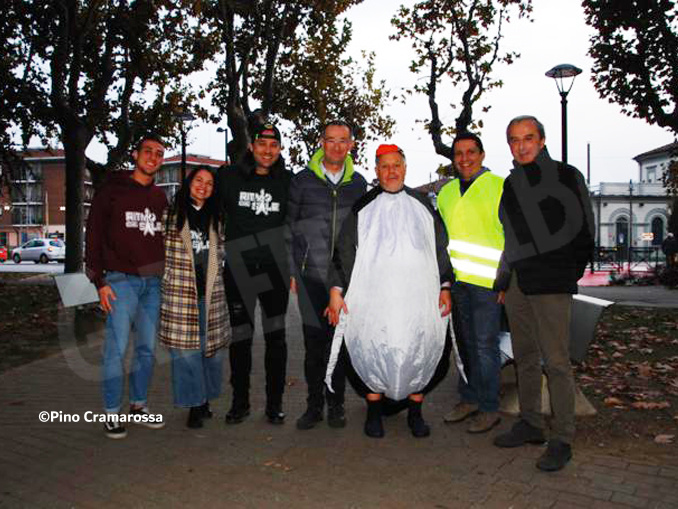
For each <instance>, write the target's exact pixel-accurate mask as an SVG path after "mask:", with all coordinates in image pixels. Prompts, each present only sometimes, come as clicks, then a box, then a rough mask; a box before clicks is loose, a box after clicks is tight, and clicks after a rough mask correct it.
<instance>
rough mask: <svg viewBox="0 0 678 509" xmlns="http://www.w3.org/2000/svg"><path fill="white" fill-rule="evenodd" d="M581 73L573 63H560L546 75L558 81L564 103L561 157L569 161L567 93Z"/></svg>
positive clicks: (562, 103) (561, 100) (565, 161)
mask: <svg viewBox="0 0 678 509" xmlns="http://www.w3.org/2000/svg"><path fill="white" fill-rule="evenodd" d="M579 74H581V69H580V68H579V67H575V66H574V65H571V64H560V65H557V66H555V67H554V68H553V69H551V70H550V71H547V72H546V76H548V77H549V78H553V79H554V80H555V81H556V87H558V92H559V93H560V98H561V99H560V104H561V105H562V118H561V120H562V127H561V129H562V141H563V146H562V155H561V159H562V160H563V162H564V163H567V94H569V93H570V90H571V89H572V85H573V84H574V79H575V78H576V77H577V75H579Z"/></svg>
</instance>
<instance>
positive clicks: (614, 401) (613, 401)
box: [604, 397, 624, 408]
mask: <svg viewBox="0 0 678 509" xmlns="http://www.w3.org/2000/svg"><path fill="white" fill-rule="evenodd" d="M604 403H605V406H613V407H617V408H623V407H624V402H623V401H622V400H621V399H619V398H613V397H609V398H605V401H604Z"/></svg>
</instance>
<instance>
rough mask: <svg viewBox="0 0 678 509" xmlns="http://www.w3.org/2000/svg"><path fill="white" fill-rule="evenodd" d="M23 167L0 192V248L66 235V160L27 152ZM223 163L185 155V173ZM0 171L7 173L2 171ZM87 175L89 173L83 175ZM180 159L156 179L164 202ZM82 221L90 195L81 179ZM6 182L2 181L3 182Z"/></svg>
mask: <svg viewBox="0 0 678 509" xmlns="http://www.w3.org/2000/svg"><path fill="white" fill-rule="evenodd" d="M22 156H23V160H24V162H26V163H27V164H26V165H25V166H24V167H23V168H21V169H20V170H14V171H13V172H12V178H11V179H9V184H5V185H4V186H3V187H2V189H0V246H7V247H10V248H13V247H16V246H19V245H22V244H24V243H25V242H27V241H28V240H30V239H32V238H35V237H58V238H62V239H63V238H64V237H65V234H66V226H65V223H66V158H65V154H64V151H63V150H48V149H44V148H37V149H29V150H27V151H25V152H23V154H22ZM222 164H224V162H223V161H219V160H217V159H211V158H209V157H207V156H202V155H196V154H188V155H187V156H186V171H187V173H190V171H191V169H192V168H195V167H197V166H201V165H207V166H210V167H212V168H218V167H219V166H221V165H222ZM0 171H3V172H5V171H8V170H7V168H2V169H0ZM86 175H89V172H86ZM180 176H181V156H180V155H177V156H171V157H168V158H166V159H165V162H164V163H163V166H162V167H161V169H160V171H159V172H158V175H157V177H156V183H157V184H158V185H159V186H161V187H162V188H163V189H164V190H165V193H166V194H167V198H168V199H169V200H171V199H172V198H173V197H174V194H175V193H176V191H177V189H178V188H179V185H180V178H181V177H180ZM85 179H86V180H85V215H84V217H85V219H86V218H87V213H88V211H89V204H90V201H91V199H92V197H93V195H94V187H93V186H92V183H91V182H90V179H89V178H88V177H87V176H86V177H85ZM7 180H8V179H3V180H2V181H3V182H5V181H7Z"/></svg>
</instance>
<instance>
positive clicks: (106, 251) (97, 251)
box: [86, 135, 167, 438]
mask: <svg viewBox="0 0 678 509" xmlns="http://www.w3.org/2000/svg"><path fill="white" fill-rule="evenodd" d="M164 154H165V148H164V145H163V142H162V140H161V139H160V138H158V137H157V136H155V135H147V136H145V137H144V138H142V139H141V141H140V142H139V144H138V145H137V146H136V148H135V150H134V151H133V152H132V158H133V159H134V162H135V167H134V170H133V171H132V172H129V171H122V172H115V173H113V174H111V175H110V178H109V179H108V180H107V181H106V183H105V184H104V185H103V186H102V187H101V188H100V189H99V191H98V192H97V194H96V195H95V196H94V200H93V201H92V207H91V209H90V213H89V217H88V219H87V251H86V262H87V276H88V277H89V279H90V280H91V281H92V283H94V285H95V286H96V287H97V290H98V292H99V299H100V301H101V306H102V307H103V309H104V311H105V312H106V314H107V315H108V316H107V319H106V336H105V339H104V350H103V372H102V375H103V377H102V378H103V379H102V391H103V397H104V408H105V411H106V416H107V418H106V422H105V423H104V431H105V433H106V436H108V437H109V438H125V437H126V436H127V430H126V429H125V427H124V425H123V424H124V423H126V422H135V423H139V424H142V425H144V426H146V427H149V428H153V429H159V428H162V427H163V426H164V425H165V423H164V422H163V421H162V417H161V416H157V415H153V414H150V413H149V411H148V407H147V404H146V403H147V396H148V385H149V382H150V380H151V377H152V376H153V364H154V361H155V338H156V328H157V323H158V315H159V311H160V278H161V276H162V272H163V265H164V259H165V252H164V245H163V237H162V214H163V211H164V210H165V207H166V206H167V198H166V197H165V193H164V192H163V191H162V190H161V189H160V188H159V187H158V186H156V185H155V184H154V183H153V179H154V177H155V174H156V173H157V171H158V170H159V169H160V166H161V165H162V162H163V157H164ZM132 324H134V327H135V331H136V339H135V342H134V356H133V359H132V368H131V371H130V374H129V402H130V411H129V415H128V416H120V415H119V412H120V409H121V408H122V396H123V395H122V393H123V388H124V380H123V376H124V367H123V363H124V359H125V352H126V350H127V344H128V342H129V336H130V329H131V327H132Z"/></svg>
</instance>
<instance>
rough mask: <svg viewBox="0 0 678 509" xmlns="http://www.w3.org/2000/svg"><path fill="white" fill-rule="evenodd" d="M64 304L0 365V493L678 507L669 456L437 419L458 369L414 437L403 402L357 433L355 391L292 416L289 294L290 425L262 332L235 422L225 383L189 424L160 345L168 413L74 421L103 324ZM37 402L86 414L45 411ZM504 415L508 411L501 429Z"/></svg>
mask: <svg viewBox="0 0 678 509" xmlns="http://www.w3.org/2000/svg"><path fill="white" fill-rule="evenodd" d="M62 318H63V320H62V322H61V328H60V337H61V340H62V345H63V351H62V353H60V354H59V355H56V356H53V357H50V358H47V359H43V360H40V361H37V362H34V363H32V364H29V365H26V366H22V367H19V368H16V369H14V370H11V371H9V372H6V373H4V374H2V375H0V407H1V408H2V412H0V506H1V507H12V508H14V507H50V508H51V507H119V506H121V505H124V506H129V507H149V508H153V507H174V506H196V505H209V506H213V507H320V506H322V507H329V508H333V507H347V508H362V507H393V508H401V507H402V508H409V507H436V508H466V507H477V508H523V507H525V508H528V507H535V508H541V507H544V508H553V509H563V508H574V507H586V508H589V509H597V508H600V509H603V508H612V507H642V508H657V509H659V508H670V507H674V508H675V507H678V458H677V459H668V460H664V461H663V462H659V461H648V460H647V459H646V460H645V461H633V460H627V459H624V458H623V457H615V456H609V455H601V454H599V453H598V452H597V451H595V450H586V449H584V448H577V449H575V458H574V460H573V461H572V463H571V464H570V465H568V467H566V468H565V469H564V470H563V471H561V472H557V473H555V474H545V473H542V472H539V471H538V470H537V469H536V468H535V466H534V462H535V460H536V458H537V457H538V456H539V455H540V454H541V452H542V451H543V449H542V448H541V447H535V446H530V447H524V448H519V449H515V450H500V449H497V448H495V447H493V446H492V445H491V438H492V436H493V435H494V433H490V434H488V435H480V436H473V435H469V434H467V433H466V432H465V427H464V425H463V424H461V425H456V426H454V425H453V426H449V425H445V424H443V422H442V416H443V415H444V413H445V412H446V411H448V410H449V408H450V407H451V406H452V404H453V403H454V402H455V401H456V391H455V390H454V385H455V382H454V378H455V377H453V376H448V378H447V379H446V380H445V381H444V382H443V383H442V384H441V386H440V387H439V388H438V389H437V390H436V391H435V392H434V393H433V394H432V395H431V396H430V397H429V398H428V400H427V402H426V405H425V416H426V417H427V419H428V420H429V422H430V423H431V425H432V429H433V433H432V436H431V437H430V438H428V439H422V440H416V439H414V438H412V437H411V436H410V434H409V431H408V429H407V426H406V423H405V416H404V415H398V416H394V417H390V418H388V419H386V422H385V427H386V437H385V438H384V439H383V440H373V439H369V438H367V437H365V436H363V434H362V421H363V417H364V416H363V412H364V408H363V403H362V402H361V401H360V400H359V399H358V398H357V397H356V396H355V395H353V394H352V393H351V394H350V395H349V397H348V400H347V416H348V421H349V423H348V426H347V427H346V428H345V429H343V430H336V429H331V428H329V427H328V426H327V425H326V424H325V423H323V424H322V425H320V426H319V427H318V428H317V429H313V430H310V431H304V432H302V431H298V430H296V428H295V426H294V421H295V420H296V418H297V417H298V416H299V415H300V414H301V413H302V412H303V410H304V407H305V384H304V381H303V371H302V367H303V362H302V358H303V346H302V341H301V335H300V326H299V319H298V314H297V313H296V302H295V301H294V300H293V301H292V302H291V306H290V313H289V319H288V322H289V323H288V343H289V354H290V355H289V370H288V388H287V392H286V395H285V410H286V411H287V413H288V421H287V422H286V423H285V425H283V426H277V427H274V426H271V425H269V424H268V423H267V422H266V421H265V419H264V416H263V407H264V394H263V358H262V342H263V341H262V338H261V337H260V336H259V337H257V338H256V339H255V345H256V346H255V369H254V373H253V380H252V386H253V393H252V406H253V412H252V415H251V416H250V417H249V419H248V420H246V421H245V422H244V423H242V424H240V425H235V426H226V425H225V424H224V422H223V416H224V413H225V412H226V410H227V409H228V401H227V397H228V395H229V394H230V391H229V389H228V387H226V390H225V394H224V396H222V398H221V399H220V400H219V401H216V402H213V403H212V406H213V408H214V409H215V411H216V416H215V418H214V419H212V420H211V421H207V422H206V426H205V427H204V428H203V429H202V430H197V431H194V430H189V429H187V428H186V427H185V425H184V424H185V418H186V411H185V410H179V409H174V408H173V407H172V400H171V389H170V369H169V363H168V356H167V354H166V352H165V351H164V350H162V348H159V349H158V364H157V368H156V373H155V377H154V381H153V387H152V391H151V397H150V404H151V410H152V411H154V412H159V413H162V414H163V415H164V416H165V419H166V420H167V423H168V424H167V427H166V428H165V429H163V430H159V431H153V430H148V429H145V428H142V427H140V426H138V425H137V426H134V425H131V426H130V427H129V428H128V429H129V435H128V437H127V438H126V439H124V440H115V441H114V440H109V439H107V438H106V437H105V436H104V435H103V432H102V429H101V425H100V424H91V423H86V422H82V420H83V418H84V414H85V412H86V411H88V410H90V411H94V412H99V411H100V406H101V398H100V390H99V382H98V373H99V370H98V364H99V361H100V349H101V337H102V336H101V330H100V327H95V326H93V324H92V323H91V321H88V320H85V321H81V320H79V321H76V323H75V326H74V321H73V316H72V314H71V312H66V311H64V312H63V316H62ZM226 375H228V369H227V368H226ZM226 379H227V378H226ZM40 411H61V412H63V414H64V415H65V414H75V415H79V416H80V417H81V422H78V423H65V422H62V423H59V422H53V423H41V422H40V421H39V419H38V414H39V412H40ZM512 422H513V419H512V418H509V417H505V418H504V422H503V423H502V425H501V427H500V429H502V430H503V429H505V428H506V427H508V426H509V425H510V424H511V423H512Z"/></svg>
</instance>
